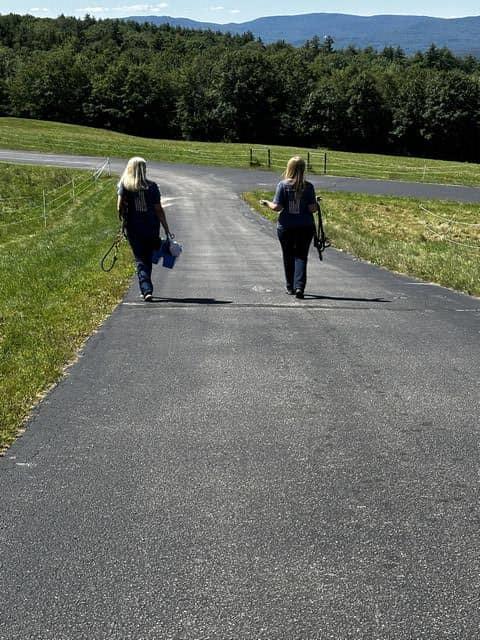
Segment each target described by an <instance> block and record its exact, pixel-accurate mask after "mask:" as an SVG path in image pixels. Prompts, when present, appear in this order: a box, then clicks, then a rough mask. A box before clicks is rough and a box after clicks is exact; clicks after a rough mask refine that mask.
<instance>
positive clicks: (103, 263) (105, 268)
mask: <svg viewBox="0 0 480 640" xmlns="http://www.w3.org/2000/svg"><path fill="white" fill-rule="evenodd" d="M124 237H125V230H124V228H123V224H122V226H121V227H120V229H119V231H118V233H117V235H116V237H115V240H114V241H113V242H112V246H111V247H110V249H109V250H108V251H107V253H106V254H105V255H104V256H103V258H102V259H101V260H100V267H101V269H102V271H105V273H108V272H109V271H111V270H112V269H113V267H114V266H115V263H116V261H117V254H118V248H119V246H120V243H121V242H122V240H123V238H124ZM112 251H113V256H112V258H111V260H112V262H111V263H110V265H109V266H106V262H107V260H108V256H109V255H110V254H111V253H112Z"/></svg>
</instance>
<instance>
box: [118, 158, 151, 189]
mask: <svg viewBox="0 0 480 640" xmlns="http://www.w3.org/2000/svg"><path fill="white" fill-rule="evenodd" d="M120 183H121V184H123V186H124V187H125V189H127V191H144V190H145V189H148V182H147V163H146V161H145V160H144V159H143V158H140V157H139V156H134V157H133V158H130V160H129V161H128V162H127V166H126V167H125V170H124V172H123V173H122V177H121V178H120Z"/></svg>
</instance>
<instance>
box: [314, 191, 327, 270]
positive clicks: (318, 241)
mask: <svg viewBox="0 0 480 640" xmlns="http://www.w3.org/2000/svg"><path fill="white" fill-rule="evenodd" d="M321 199H322V198H321V197H320V196H317V214H318V226H316V227H315V231H314V234H313V246H314V247H315V249H316V250H317V251H318V257H319V258H320V260H323V255H322V254H323V252H324V251H325V249H328V247H329V246H330V240H329V239H328V238H327V236H326V235H325V230H324V228H323V219H322V209H321V207H320V200H321Z"/></svg>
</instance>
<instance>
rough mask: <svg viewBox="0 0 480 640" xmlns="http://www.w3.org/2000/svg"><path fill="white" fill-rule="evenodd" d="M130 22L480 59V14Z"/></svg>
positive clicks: (313, 15)
mask: <svg viewBox="0 0 480 640" xmlns="http://www.w3.org/2000/svg"><path fill="white" fill-rule="evenodd" d="M126 19H127V20H135V21H137V22H151V23H153V24H157V25H159V24H170V25H172V26H178V27H185V28H189V29H212V30H213V31H221V32H227V31H229V32H230V33H245V32H246V31H251V32H252V33H253V34H254V35H255V36H258V37H260V38H261V39H262V40H263V41H264V42H266V43H270V42H276V41H277V40H285V41H286V42H290V43H291V44H294V45H296V46H299V45H301V44H303V43H304V42H305V40H309V39H311V38H312V37H313V36H315V35H317V36H319V37H320V38H323V36H325V35H330V36H332V38H333V39H334V41H335V45H334V46H335V47H336V48H339V49H342V48H344V47H347V46H348V45H350V44H353V45H355V46H356V47H359V48H362V49H363V48H364V47H369V46H370V47H373V48H374V49H378V50H381V49H383V48H384V47H386V46H393V47H397V46H399V47H401V48H402V49H403V50H404V51H405V52H406V53H409V54H411V53H415V52H416V51H425V50H426V49H428V47H429V46H430V45H431V44H432V43H434V44H436V45H437V46H438V47H448V48H449V49H450V50H451V51H452V52H454V53H456V54H457V55H465V54H472V55H475V56H478V57H480V16H474V17H469V18H448V19H447V18H429V17H426V16H394V15H382V16H368V17H363V16H353V15H346V14H341V13H309V14H302V15H296V16H271V17H266V18H257V19H256V20H251V21H249V22H243V23H233V22H232V23H230V24H215V23H213V22H196V21H195V20H189V19H188V18H171V17H169V16H131V17H130V18H126Z"/></svg>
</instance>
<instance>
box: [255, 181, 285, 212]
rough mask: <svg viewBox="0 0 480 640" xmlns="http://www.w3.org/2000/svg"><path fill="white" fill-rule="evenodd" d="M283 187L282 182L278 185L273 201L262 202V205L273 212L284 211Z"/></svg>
mask: <svg viewBox="0 0 480 640" xmlns="http://www.w3.org/2000/svg"><path fill="white" fill-rule="evenodd" d="M282 201H283V185H282V183H281V182H280V183H279V184H278V185H277V188H276V190H275V196H274V198H273V201H271V200H260V204H262V205H263V206H264V207H268V208H269V209H271V210H272V211H277V212H278V211H281V210H282V209H283V204H282Z"/></svg>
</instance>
